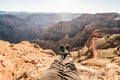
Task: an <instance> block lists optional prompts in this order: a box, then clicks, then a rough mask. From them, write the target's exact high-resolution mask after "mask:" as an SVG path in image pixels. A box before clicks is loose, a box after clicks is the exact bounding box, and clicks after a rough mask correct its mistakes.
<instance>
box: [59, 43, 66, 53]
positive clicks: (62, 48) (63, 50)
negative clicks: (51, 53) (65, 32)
mask: <svg viewBox="0 0 120 80" xmlns="http://www.w3.org/2000/svg"><path fill="white" fill-rule="evenodd" d="M64 52H65V48H64V45H63V44H61V45H60V46H59V53H60V54H64Z"/></svg>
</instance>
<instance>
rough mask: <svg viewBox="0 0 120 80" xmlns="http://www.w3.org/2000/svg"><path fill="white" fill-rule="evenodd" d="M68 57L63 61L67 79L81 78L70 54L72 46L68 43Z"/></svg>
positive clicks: (75, 79)
mask: <svg viewBox="0 0 120 80" xmlns="http://www.w3.org/2000/svg"><path fill="white" fill-rule="evenodd" d="M65 50H66V54H67V55H66V57H65V59H64V61H63V64H64V78H65V79H66V80H81V78H80V75H79V74H78V72H77V69H76V66H75V64H74V62H73V59H72V57H71V56H70V46H69V45H66V47H65Z"/></svg>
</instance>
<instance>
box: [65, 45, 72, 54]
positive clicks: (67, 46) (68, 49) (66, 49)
mask: <svg viewBox="0 0 120 80" xmlns="http://www.w3.org/2000/svg"><path fill="white" fill-rule="evenodd" d="M70 50H71V47H70V45H69V44H66V45H65V54H70Z"/></svg>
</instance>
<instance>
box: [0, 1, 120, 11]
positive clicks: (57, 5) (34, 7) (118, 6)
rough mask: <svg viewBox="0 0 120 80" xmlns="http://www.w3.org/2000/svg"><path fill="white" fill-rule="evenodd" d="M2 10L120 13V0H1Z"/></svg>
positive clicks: (0, 6)
mask: <svg viewBox="0 0 120 80" xmlns="http://www.w3.org/2000/svg"><path fill="white" fill-rule="evenodd" d="M0 11H26V12H73V13H108V12H117V13H120V0H0Z"/></svg>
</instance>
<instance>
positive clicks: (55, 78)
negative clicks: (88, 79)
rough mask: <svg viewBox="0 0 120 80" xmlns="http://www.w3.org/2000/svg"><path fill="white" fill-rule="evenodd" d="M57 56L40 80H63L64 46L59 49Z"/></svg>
mask: <svg viewBox="0 0 120 80" xmlns="http://www.w3.org/2000/svg"><path fill="white" fill-rule="evenodd" d="M59 50H60V51H59V54H58V55H57V57H56V59H55V60H54V61H53V63H52V64H51V65H50V67H49V68H48V69H47V70H46V71H45V72H44V74H43V75H42V76H41V78H40V80H63V79H62V77H63V75H62V73H63V56H62V54H61V53H63V52H64V46H60V47H59Z"/></svg>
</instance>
